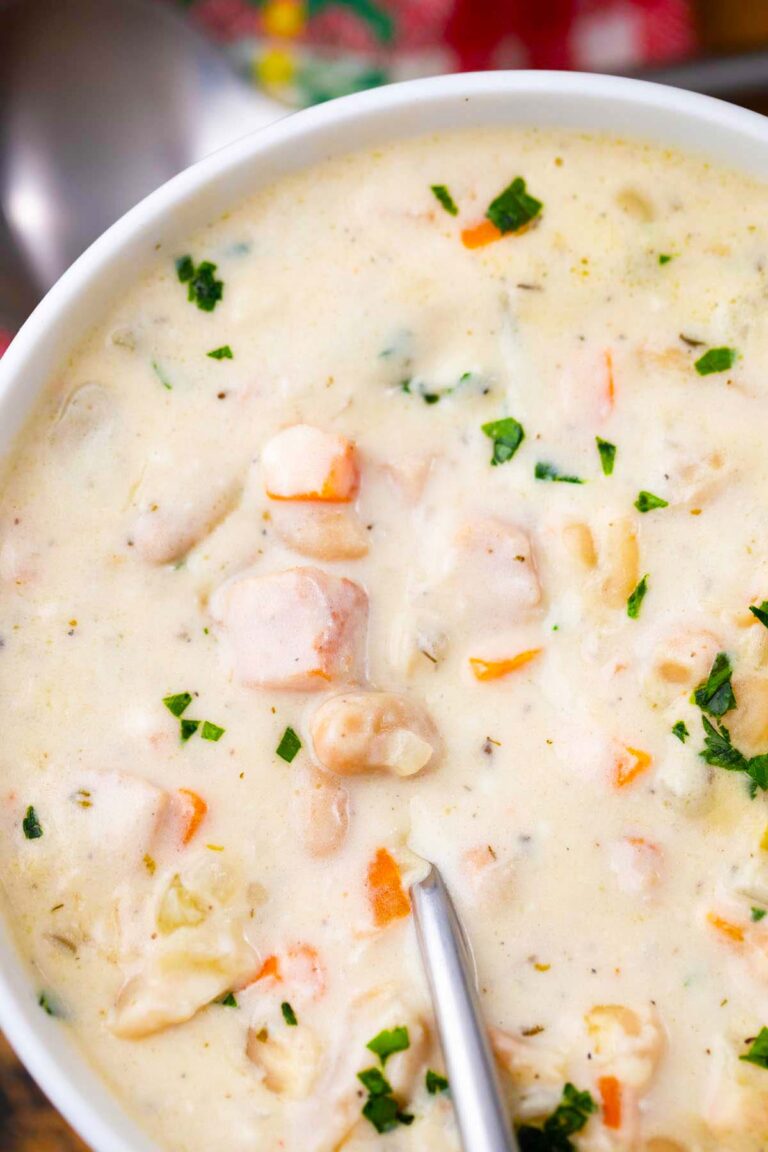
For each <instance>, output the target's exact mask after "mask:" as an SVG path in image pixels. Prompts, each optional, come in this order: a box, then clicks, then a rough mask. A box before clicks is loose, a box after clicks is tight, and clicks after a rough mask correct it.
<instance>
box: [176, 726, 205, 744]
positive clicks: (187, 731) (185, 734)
mask: <svg viewBox="0 0 768 1152" xmlns="http://www.w3.org/2000/svg"><path fill="white" fill-rule="evenodd" d="M199 727H200V721H199V720H180V721H179V735H180V736H181V742H182V744H186V742H187V740H189V739H190V738H191V737H192V736H194V734H195V732H197V730H198V728H199Z"/></svg>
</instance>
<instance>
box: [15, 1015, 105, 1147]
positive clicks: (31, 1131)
mask: <svg viewBox="0 0 768 1152" xmlns="http://www.w3.org/2000/svg"><path fill="white" fill-rule="evenodd" d="M0 1149H2V1152H87V1149H86V1146H85V1144H83V1142H82V1140H80V1139H78V1137H77V1136H75V1134H74V1132H73V1131H72V1129H71V1128H70V1127H69V1125H68V1124H66V1123H65V1122H64V1120H62V1118H61V1117H60V1116H59V1114H58V1112H57V1111H56V1110H55V1109H54V1108H52V1107H51V1105H50V1104H49V1103H48V1101H47V1100H46V1098H45V1096H44V1095H43V1093H42V1092H41V1091H40V1089H39V1088H38V1087H37V1085H36V1084H35V1083H34V1081H33V1080H32V1079H31V1078H30V1077H29V1076H28V1075H27V1073H26V1072H25V1071H24V1069H23V1068H22V1066H21V1064H19V1062H18V1060H17V1059H16V1057H15V1056H14V1054H13V1052H12V1051H11V1048H10V1046H9V1045H8V1043H7V1041H6V1039H5V1037H4V1036H3V1035H2V1033H0Z"/></svg>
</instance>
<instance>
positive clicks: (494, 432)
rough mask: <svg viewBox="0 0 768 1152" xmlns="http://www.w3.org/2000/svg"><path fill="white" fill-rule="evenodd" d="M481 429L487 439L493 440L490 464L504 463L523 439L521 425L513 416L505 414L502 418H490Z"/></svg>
mask: <svg viewBox="0 0 768 1152" xmlns="http://www.w3.org/2000/svg"><path fill="white" fill-rule="evenodd" d="M480 427H481V430H482V431H483V432H484V433H485V435H486V436H488V437H489V439H491V440H493V455H492V456H491V464H492V465H496V464H506V462H507V460H511V459H512V457H513V456H514V454H515V452H517V450H518V448H519V447H520V445H521V444H522V442H523V440H524V439H525V432H524V431H523V426H522V424H520V423H519V422H518V421H517V420H515V418H514V417H513V416H505V417H504V418H503V419H502V420H491V421H490V423H488V424H482V425H481V426H480Z"/></svg>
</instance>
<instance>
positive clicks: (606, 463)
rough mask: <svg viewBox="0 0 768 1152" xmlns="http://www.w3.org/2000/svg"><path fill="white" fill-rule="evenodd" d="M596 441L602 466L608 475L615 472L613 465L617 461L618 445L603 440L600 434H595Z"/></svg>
mask: <svg viewBox="0 0 768 1152" xmlns="http://www.w3.org/2000/svg"><path fill="white" fill-rule="evenodd" d="M595 443H596V444H597V450H598V452H599V453H600V466H601V468H602V469H603V473H604V475H606V476H611V475H612V474H613V465H614V463H615V462H616V445H615V444H611V442H610V441H609V440H601V439H600V437H599V436H595Z"/></svg>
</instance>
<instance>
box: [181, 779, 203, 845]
mask: <svg viewBox="0 0 768 1152" xmlns="http://www.w3.org/2000/svg"><path fill="white" fill-rule="evenodd" d="M178 791H179V795H180V796H181V797H182V798H183V801H184V807H185V809H186V811H185V821H186V823H185V826H184V831H183V832H182V835H181V842H182V844H189V842H190V840H191V839H192V837H193V836H194V834H195V832H197V830H198V828H199V827H200V825H201V824H202V822H203V819H204V817H205V814H206V812H207V811H208V805H207V804H206V802H205V800H203V798H202V796H198V794H197V792H193V791H192V790H191V788H179V790H178Z"/></svg>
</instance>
